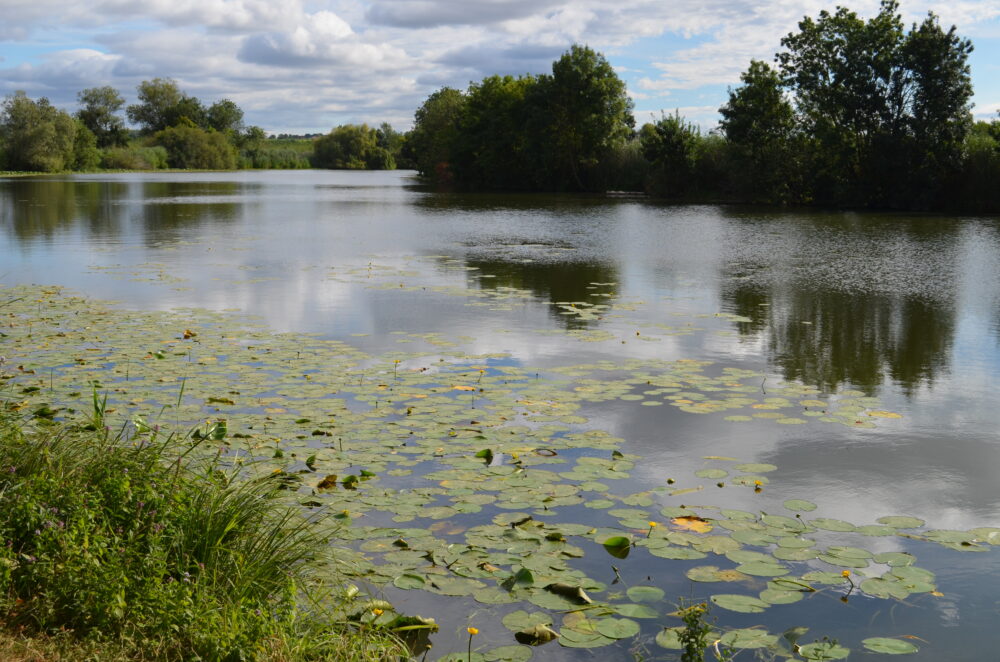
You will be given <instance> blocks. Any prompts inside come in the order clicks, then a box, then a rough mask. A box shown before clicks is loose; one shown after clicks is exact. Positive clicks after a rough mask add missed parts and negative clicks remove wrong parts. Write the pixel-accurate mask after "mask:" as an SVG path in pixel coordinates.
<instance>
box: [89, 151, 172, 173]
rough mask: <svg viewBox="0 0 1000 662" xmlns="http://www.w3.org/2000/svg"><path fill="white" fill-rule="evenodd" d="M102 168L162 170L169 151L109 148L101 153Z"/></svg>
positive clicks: (165, 164)
mask: <svg viewBox="0 0 1000 662" xmlns="http://www.w3.org/2000/svg"><path fill="white" fill-rule="evenodd" d="M101 167H102V168H105V169H107V170H162V169H163V168H166V167H167V150H165V149H164V148H162V147H159V146H156V147H139V146H130V147H109V148H108V149H105V150H102V151H101Z"/></svg>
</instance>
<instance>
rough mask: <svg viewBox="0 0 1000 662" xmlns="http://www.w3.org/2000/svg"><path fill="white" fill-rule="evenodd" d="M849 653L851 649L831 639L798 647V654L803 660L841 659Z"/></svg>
mask: <svg viewBox="0 0 1000 662" xmlns="http://www.w3.org/2000/svg"><path fill="white" fill-rule="evenodd" d="M850 654H851V649H849V648H844V647H843V646H840V645H838V644H835V643H833V642H832V641H817V642H815V643H812V644H805V645H804V646H800V647H799V655H801V656H802V658H803V659H805V660H842V659H844V658H845V657H847V656H848V655H850Z"/></svg>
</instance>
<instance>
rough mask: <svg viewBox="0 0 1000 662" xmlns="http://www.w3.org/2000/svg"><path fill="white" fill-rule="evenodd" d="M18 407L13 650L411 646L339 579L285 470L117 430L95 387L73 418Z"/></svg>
mask: <svg viewBox="0 0 1000 662" xmlns="http://www.w3.org/2000/svg"><path fill="white" fill-rule="evenodd" d="M9 404H10V403H9V402H8V401H7V400H0V405H2V406H3V410H2V412H0V465H2V466H3V467H4V472H3V475H2V478H0V535H2V536H3V539H4V541H5V543H6V544H5V545H3V546H2V547H0V614H2V616H0V657H2V658H3V659H4V660H17V661H22V662H28V661H29V660H43V659H44V660H53V659H55V660H60V659H64V660H101V661H102V662H107V661H117V660H123V661H124V660H156V661H161V660H162V661H164V662H166V661H169V660H191V659H199V660H261V661H267V660H274V661H277V660H282V661H293V660H301V661H305V660H345V661H348V660H359V661H360V660H397V659H399V658H400V657H401V656H405V655H406V654H407V649H406V647H405V646H404V645H403V644H402V642H401V641H400V640H399V639H398V638H397V637H396V636H394V635H393V634H392V633H391V632H390V631H389V629H388V628H387V627H378V628H376V627H374V626H373V625H371V624H370V622H371V621H372V620H373V619H374V618H375V615H374V614H373V613H372V609H369V608H368V607H367V606H366V605H367V603H366V602H365V600H364V599H363V598H362V597H361V596H360V594H359V592H358V589H357V588H356V587H354V586H353V585H349V584H346V583H345V582H343V581H339V579H338V577H337V573H336V571H335V570H334V569H333V566H334V564H335V563H336V552H335V551H334V550H335V548H334V547H332V546H331V545H330V543H329V538H330V536H331V535H335V531H334V530H331V529H329V528H322V527H320V526H318V525H317V524H316V523H315V522H312V521H310V520H308V519H307V518H306V517H305V516H303V515H302V511H301V510H300V509H295V508H292V507H291V506H290V505H289V504H288V503H287V502H286V501H285V500H283V498H282V493H281V491H280V488H281V485H282V482H281V480H280V478H281V477H280V475H277V474H266V475H262V476H257V477H249V478H248V477H246V476H239V475H237V474H236V473H235V472H234V471H233V470H231V469H230V470H226V469H225V468H224V467H223V466H222V465H221V464H220V463H219V462H218V460H217V457H216V456H214V455H213V454H211V453H208V454H207V456H206V454H205V453H204V450H205V449H203V448H202V447H201V444H200V443H197V442H195V443H192V442H191V440H180V439H171V438H167V439H163V438H158V436H157V434H156V432H155V431H153V430H148V431H147V432H148V434H145V435H143V434H139V433H136V434H134V435H133V436H131V437H130V438H124V437H123V436H115V435H113V434H110V433H109V432H108V429H107V428H105V427H104V425H103V423H104V421H103V415H104V402H103V401H100V400H98V398H97V397H96V395H95V397H94V402H93V411H91V412H90V413H89V415H88V417H87V419H86V420H82V421H78V422H77V423H68V422H64V423H55V422H51V421H47V419H46V418H45V417H44V416H42V417H41V418H38V412H37V411H36V412H35V419H34V421H35V422H34V423H32V424H31V425H30V426H29V424H28V423H26V422H22V421H21V420H19V419H17V418H15V416H14V414H13V413H11V411H10V407H8V405H9ZM210 438H211V436H209V439H206V440H205V443H210V441H209V440H210ZM195 458H198V459H195ZM380 604H383V603H380ZM385 609H386V611H389V610H390V608H389V607H388V606H386V608H385ZM379 612H380V613H381V610H379Z"/></svg>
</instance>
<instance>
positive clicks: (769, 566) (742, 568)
mask: <svg viewBox="0 0 1000 662" xmlns="http://www.w3.org/2000/svg"><path fill="white" fill-rule="evenodd" d="M736 570H737V571H739V572H742V573H744V574H747V575H753V576H755V577H780V576H781V575H787V574H788V573H789V572H791V571H790V570H789V569H788V568H786V567H785V566H783V565H780V564H778V563H768V562H766V561H751V562H750V563H743V564H741V565H738V566H736Z"/></svg>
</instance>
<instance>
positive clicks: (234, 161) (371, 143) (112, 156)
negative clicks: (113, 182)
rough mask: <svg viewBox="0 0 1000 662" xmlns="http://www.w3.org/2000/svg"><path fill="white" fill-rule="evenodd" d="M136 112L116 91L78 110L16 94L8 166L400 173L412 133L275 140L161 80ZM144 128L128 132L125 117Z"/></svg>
mask: <svg viewBox="0 0 1000 662" xmlns="http://www.w3.org/2000/svg"><path fill="white" fill-rule="evenodd" d="M136 92H137V97H138V101H137V103H134V104H131V105H128V106H126V104H125V99H124V98H123V97H122V95H121V93H119V91H118V90H116V89H115V88H113V87H108V86H106V87H94V88H89V89H86V90H82V91H81V92H79V94H78V95H77V100H78V101H79V104H80V108H79V110H77V112H76V113H74V114H72V115H71V114H69V113H67V112H66V111H63V110H59V109H58V108H56V107H54V106H53V105H52V104H51V103H50V102H49V100H48V99H46V98H44V97H43V98H40V99H37V100H35V99H31V98H29V97H28V96H27V95H26V94H25V93H24V92H16V93H14V94H12V95H10V96H8V97H6V98H5V99H4V100H3V101H2V103H0V170H9V171H27V172H61V171H67V170H82V171H87V170H96V169H98V168H103V169H108V170H156V169H161V168H179V169H204V170H233V169H236V168H310V167H321V168H327V167H328V168H394V167H396V162H397V160H400V161H402V162H403V163H404V165H405V164H406V163H407V161H406V160H405V159H402V158H400V157H399V151H400V149H401V146H402V140H403V137H402V134H400V133H399V132H396V131H394V130H393V128H392V127H391V126H390V125H389V124H382V125H381V126H380V127H379V128H378V129H370V128H369V127H367V126H365V125H361V126H353V125H349V126H343V127H337V128H336V129H334V130H333V131H332V132H331V133H330V134H329V135H327V136H322V137H320V138H317V139H311V138H293V137H288V136H284V137H276V138H268V137H267V134H266V133H265V131H264V130H263V129H262V128H261V127H259V126H246V125H245V123H244V120H243V110H242V109H241V108H240V107H239V106H238V105H237V104H236V103H234V102H233V101H231V100H229V99H221V100H219V101H216V102H214V103H212V104H205V103H203V102H202V101H201V100H200V99H198V98H197V97H194V96H191V95H189V94H186V93H185V92H183V91H182V90H181V89H180V88H179V87H178V85H177V83H176V81H174V80H171V79H167V78H154V79H152V80H147V81H143V82H142V83H140V84H139V86H138V87H137V88H136ZM126 117H127V118H128V121H129V122H131V123H132V125H134V126H135V127H137V128H135V129H131V130H130V129H129V128H128V127H127V126H126V122H125V118H126Z"/></svg>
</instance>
